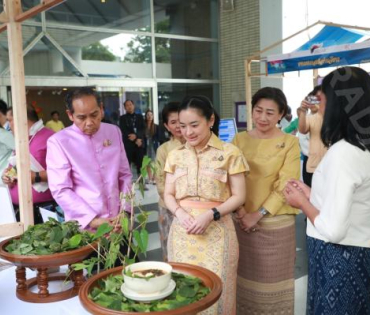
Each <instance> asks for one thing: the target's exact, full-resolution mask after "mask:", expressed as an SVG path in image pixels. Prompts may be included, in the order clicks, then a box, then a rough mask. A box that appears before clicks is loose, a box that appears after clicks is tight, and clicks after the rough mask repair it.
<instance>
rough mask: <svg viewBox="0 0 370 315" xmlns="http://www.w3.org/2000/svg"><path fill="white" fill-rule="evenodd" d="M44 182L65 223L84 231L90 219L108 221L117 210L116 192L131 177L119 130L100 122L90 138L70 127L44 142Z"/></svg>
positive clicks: (125, 189) (123, 188) (124, 188)
mask: <svg viewBox="0 0 370 315" xmlns="http://www.w3.org/2000/svg"><path fill="white" fill-rule="evenodd" d="M46 161H47V166H48V169H47V171H48V182H49V187H50V190H51V192H52V194H53V197H54V199H55V200H56V202H57V203H58V204H59V205H60V207H61V208H62V209H63V211H64V215H65V219H66V220H77V221H78V222H79V223H80V225H81V228H83V229H84V228H88V225H89V223H90V222H91V220H93V219H94V218H111V217H114V216H116V215H117V214H118V212H119V210H120V199H119V195H120V192H124V193H126V192H128V191H129V190H130V188H131V180H132V174H131V170H130V167H129V163H128V161H127V157H126V152H125V149H124V146H123V142H122V135H121V131H120V130H119V128H118V127H116V126H114V125H109V124H105V123H101V125H100V128H99V130H98V131H97V132H96V133H95V134H94V135H92V136H88V135H85V134H84V133H83V132H82V131H81V130H80V129H79V128H78V127H77V126H75V125H74V124H73V125H72V126H70V127H68V128H65V129H63V130H61V131H59V132H58V133H56V134H55V135H54V136H53V137H51V138H50V139H49V141H48V151H47V157H46Z"/></svg>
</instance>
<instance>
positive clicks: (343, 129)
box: [321, 67, 370, 150]
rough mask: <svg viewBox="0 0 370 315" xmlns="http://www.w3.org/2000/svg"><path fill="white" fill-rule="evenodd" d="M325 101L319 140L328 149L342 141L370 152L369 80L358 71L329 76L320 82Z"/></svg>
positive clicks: (351, 69) (350, 69) (352, 69)
mask: <svg viewBox="0 0 370 315" xmlns="http://www.w3.org/2000/svg"><path fill="white" fill-rule="evenodd" d="M322 92H323V93H324V95H325V97H326V107H325V113H324V121H323V126H322V129H321V139H322V142H323V143H324V144H325V146H327V147H329V146H330V145H333V144H334V143H336V142H338V141H340V140H342V139H344V140H346V141H347V142H349V143H351V144H352V145H354V146H356V147H359V148H361V149H362V150H364V149H367V150H370V76H369V75H368V74H367V72H366V71H364V70H362V69H361V68H357V67H343V68H339V69H336V70H334V71H333V72H331V73H329V74H328V75H327V76H326V77H325V78H324V80H323V82H322Z"/></svg>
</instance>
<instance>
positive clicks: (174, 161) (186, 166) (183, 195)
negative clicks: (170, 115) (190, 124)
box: [164, 134, 249, 202]
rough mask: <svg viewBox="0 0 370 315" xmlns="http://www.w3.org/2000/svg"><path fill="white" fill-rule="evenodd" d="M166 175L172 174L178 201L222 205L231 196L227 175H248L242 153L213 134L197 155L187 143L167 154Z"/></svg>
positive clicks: (247, 168)
mask: <svg viewBox="0 0 370 315" xmlns="http://www.w3.org/2000/svg"><path fill="white" fill-rule="evenodd" d="M164 170H165V172H167V173H171V174H173V176H171V178H170V180H171V181H173V182H174V183H175V190H176V195H175V198H176V199H177V200H181V199H192V200H200V201H219V202H224V201H226V200H227V199H228V198H229V197H230V196H231V191H230V187H229V175H234V174H238V173H243V172H247V171H248V170H249V167H248V164H247V162H246V160H245V158H244V156H243V154H242V153H241V151H240V150H239V149H238V148H237V147H235V146H234V145H232V144H231V143H226V142H223V141H221V140H220V139H219V138H217V136H215V135H214V134H212V136H211V138H210V139H209V141H208V143H207V145H206V146H205V147H204V148H203V149H202V150H200V151H198V152H196V150H195V149H194V148H193V147H191V146H190V145H188V144H187V143H186V144H184V145H182V146H180V147H178V148H176V149H175V150H173V151H171V152H170V153H169V154H168V158H167V161H166V166H165V169H164Z"/></svg>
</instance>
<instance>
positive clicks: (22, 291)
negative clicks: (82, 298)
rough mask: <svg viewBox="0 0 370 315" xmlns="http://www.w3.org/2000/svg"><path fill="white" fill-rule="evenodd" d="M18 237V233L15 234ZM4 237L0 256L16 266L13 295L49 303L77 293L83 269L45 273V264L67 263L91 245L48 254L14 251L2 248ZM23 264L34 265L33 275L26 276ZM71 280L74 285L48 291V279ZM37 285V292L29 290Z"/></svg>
mask: <svg viewBox="0 0 370 315" xmlns="http://www.w3.org/2000/svg"><path fill="white" fill-rule="evenodd" d="M15 238H19V236H17V237H15ZM12 239H13V238H11V239H7V240H5V241H2V242H1V243H0V257H1V258H3V259H5V260H7V261H9V262H11V263H13V264H14V265H15V266H17V269H16V281H17V289H16V294H17V297H18V298H19V299H20V300H22V301H26V302H32V303H49V302H56V301H62V300H66V299H69V298H71V297H74V296H76V295H77V294H78V291H79V289H80V287H81V286H82V284H83V283H84V281H85V277H84V276H83V271H82V270H79V271H71V273H70V275H69V276H68V278H67V276H66V275H65V274H63V273H57V274H52V275H49V274H48V269H49V268H55V267H59V266H62V265H71V264H74V263H77V262H80V261H82V260H83V259H85V258H86V257H87V256H88V255H89V254H91V253H92V252H93V250H94V249H93V247H92V246H90V245H88V246H84V247H81V248H78V249H75V250H70V251H67V252H63V253H57V254H52V255H32V256H31V255H30V256H26V255H14V254H11V253H9V252H7V251H6V250H5V248H6V246H7V245H8V244H9V242H10V241H11V240H12ZM26 268H32V269H37V276H36V277H34V278H31V279H28V280H27V278H26ZM61 280H63V281H64V280H71V281H73V283H74V286H73V287H72V288H70V289H68V290H65V291H62V292H57V293H49V291H48V286H49V282H50V281H61ZM35 285H37V286H38V289H39V291H38V293H34V292H31V290H30V288H31V287H33V286H35Z"/></svg>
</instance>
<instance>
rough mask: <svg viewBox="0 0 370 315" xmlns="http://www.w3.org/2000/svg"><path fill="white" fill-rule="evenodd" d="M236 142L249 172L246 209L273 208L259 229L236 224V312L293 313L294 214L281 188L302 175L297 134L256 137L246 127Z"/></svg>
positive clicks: (258, 314)
mask: <svg viewBox="0 0 370 315" xmlns="http://www.w3.org/2000/svg"><path fill="white" fill-rule="evenodd" d="M233 143H234V144H235V145H236V146H237V147H238V148H240V149H241V150H242V152H243V154H244V156H245V158H246V159H247V161H248V164H249V167H250V172H249V174H248V177H247V179H246V189H247V198H246V201H245V205H244V207H245V210H246V212H256V211H258V209H259V208H260V207H264V208H265V209H266V210H267V211H268V212H269V213H270V214H269V215H266V216H265V217H263V218H262V219H261V220H260V221H259V222H258V225H259V227H260V228H259V229H258V231H256V232H252V233H246V232H244V231H243V230H241V229H240V227H239V225H238V224H236V231H237V235H238V240H239V250H240V258H239V267H238V282H237V314H238V315H245V314H256V315H262V314H294V263H295V251H296V247H295V214H297V213H298V210H297V209H295V208H292V207H290V206H289V205H287V204H286V202H285V198H284V195H283V193H282V192H283V189H284V187H285V185H286V182H287V181H288V180H290V179H292V178H295V179H299V174H300V150H299V143H298V138H296V137H294V136H292V135H289V134H285V135H282V136H281V137H278V138H273V139H256V138H253V137H251V136H250V135H249V134H248V133H247V132H241V133H239V134H237V135H236V136H235V138H234V140H233Z"/></svg>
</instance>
